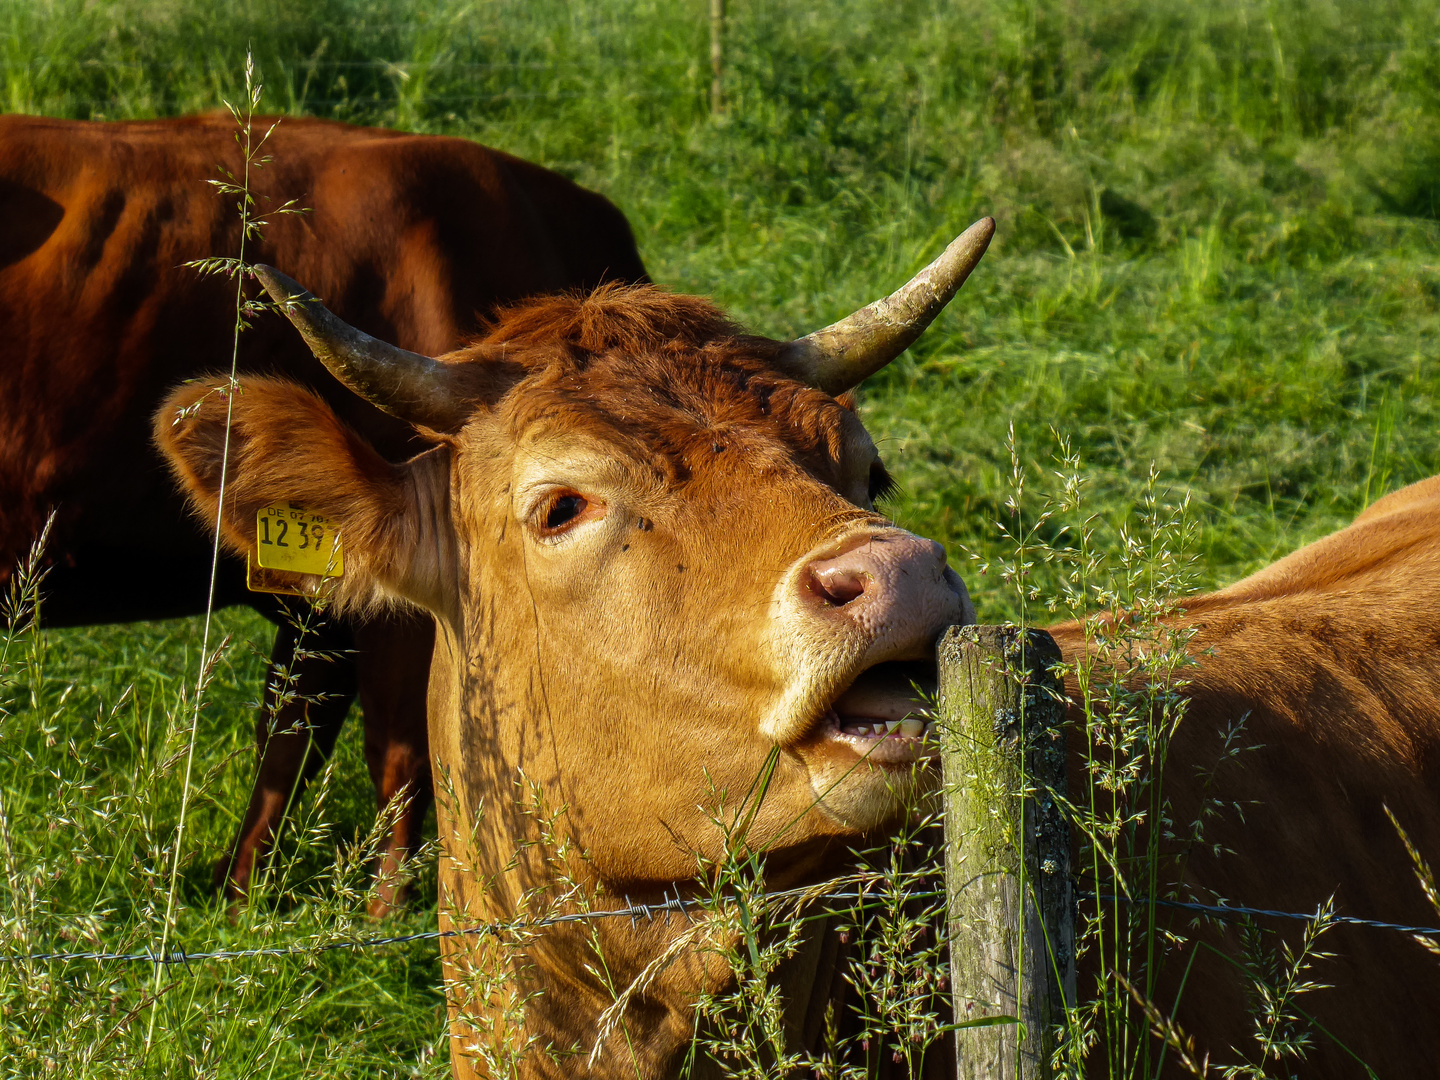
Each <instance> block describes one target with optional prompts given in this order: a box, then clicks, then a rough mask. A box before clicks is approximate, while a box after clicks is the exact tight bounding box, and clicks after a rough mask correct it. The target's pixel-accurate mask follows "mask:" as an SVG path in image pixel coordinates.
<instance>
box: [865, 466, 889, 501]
mask: <svg viewBox="0 0 1440 1080" xmlns="http://www.w3.org/2000/svg"><path fill="white" fill-rule="evenodd" d="M894 493H895V478H894V477H893V476H891V475H890V473H889V471H888V470H886V468H885V466H884V465H882V464H880V462H878V461H877V462H874V463H873V464H872V465H871V466H870V488H869V495H870V502H871V504H872V505H873V504H875V503H877V502H879V501H880V500H881V499H883V498H885V496H887V495H893V494H894Z"/></svg>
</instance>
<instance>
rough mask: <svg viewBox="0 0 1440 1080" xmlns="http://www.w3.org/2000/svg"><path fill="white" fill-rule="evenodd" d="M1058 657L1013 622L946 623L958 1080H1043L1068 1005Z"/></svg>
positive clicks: (948, 854)
mask: <svg viewBox="0 0 1440 1080" xmlns="http://www.w3.org/2000/svg"><path fill="white" fill-rule="evenodd" d="M1059 659H1060V650H1059V649H1058V648H1057V647H1056V645H1055V642H1054V640H1053V639H1052V638H1051V637H1050V635H1049V634H1047V633H1045V632H1044V631H1043V630H1025V631H1022V630H1020V629H1019V628H1018V627H1014V626H965V627H952V628H951V629H950V630H949V631H948V632H947V633H946V634H945V636H944V637H943V638H942V639H941V641H940V645H939V666H940V717H941V723H940V728H941V738H942V762H943V769H944V791H945V864H946V865H945V877H946V888H947V893H948V899H949V917H948V924H949V938H950V968H951V981H952V984H953V987H954V995H955V1018H956V1022H957V1023H958V1024H965V1023H970V1024H971V1025H972V1026H969V1027H965V1028H961V1029H960V1030H958V1031H957V1032H956V1049H957V1053H958V1059H959V1061H958V1068H959V1076H960V1077H961V1078H962V1080H971V1078H980V1077H984V1078H986V1080H1002V1078H1004V1080H1011V1078H1013V1080H1038V1078H1042V1077H1049V1076H1050V1075H1051V1068H1050V1062H1051V1055H1052V1053H1053V1051H1054V1049H1055V1047H1056V1042H1057V1031H1058V1030H1059V1029H1060V1027H1061V1026H1062V1025H1063V1024H1064V1022H1065V1008H1066V1005H1067V1003H1070V1004H1073V1003H1074V1001H1075V925H1074V916H1075V907H1074V899H1073V892H1072V888H1071V884H1070V834H1069V828H1068V825H1067V823H1066V820H1065V816H1064V812H1063V809H1062V800H1064V799H1065V797H1066V782H1065V738H1064V731H1063V729H1062V726H1061V725H1062V722H1063V720H1064V716H1065V709H1064V704H1063V694H1062V686H1061V682H1060V679H1059V678H1058V677H1057V676H1056V675H1055V674H1054V673H1053V672H1052V671H1051V668H1052V667H1053V666H1054V665H1055V664H1056V663H1057V662H1058V661H1059ZM1003 1017H1011V1018H1014V1020H1013V1021H1012V1020H1003V1019H998V1018H1003ZM985 1019H996V1022H994V1023H991V1024H976V1023H975V1022H976V1021H983V1020H985ZM1017 1021H1018V1022H1017Z"/></svg>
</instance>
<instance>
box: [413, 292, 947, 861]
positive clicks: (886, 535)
mask: <svg viewBox="0 0 1440 1080" xmlns="http://www.w3.org/2000/svg"><path fill="white" fill-rule="evenodd" d="M641 300H642V297H640V296H637V295H634V294H632V295H630V296H629V297H628V298H627V300H626V302H627V303H630V304H638V303H640V302H641ZM597 306H598V304H597ZM448 459H449V460H448V481H447V482H448V487H449V491H450V499H451V502H450V507H451V515H452V522H453V536H454V544H455V550H454V554H453V556H452V555H449V554H447V555H446V556H445V558H443V559H438V560H436V562H437V564H443V565H447V566H453V567H454V568H455V569H454V571H453V577H447V578H446V579H444V580H442V581H439V582H437V583H436V589H435V593H434V595H433V596H430V597H427V598H425V601H424V602H425V604H426V606H427V607H428V608H429V609H430V610H432V611H435V612H436V613H437V614H439V615H441V616H442V618H444V619H448V620H450V621H451V622H452V623H453V624H454V625H455V626H457V627H459V628H461V629H462V630H463V633H462V634H461V635H460V636H461V637H463V639H464V642H465V646H464V648H465V650H466V654H467V655H466V661H465V662H466V663H467V664H468V665H473V666H474V667H475V668H476V669H477V670H483V676H480V677H477V678H475V679H474V680H473V683H472V684H471V686H470V687H469V689H468V690H467V694H468V695H469V697H468V698H467V700H466V701H465V702H463V704H462V709H461V711H462V713H463V716H462V718H461V719H460V720H459V724H460V727H459V731H460V732H461V740H462V742H461V745H459V746H457V747H456V749H457V751H458V752H459V753H460V754H461V755H463V756H466V757H469V756H470V755H471V754H473V753H476V752H477V751H478V752H479V753H481V754H483V755H485V756H486V757H492V756H493V750H494V746H493V744H492V740H498V741H499V742H500V743H501V744H503V752H502V753H501V754H500V755H499V757H500V759H503V760H506V761H507V762H509V763H511V764H519V765H521V766H523V767H524V768H525V769H526V771H527V773H528V774H530V775H532V776H534V775H535V774H536V773H537V771H540V772H545V773H549V772H551V771H552V770H553V773H554V779H555V780H556V782H557V783H558V797H559V798H560V799H563V801H564V802H565V803H566V804H567V805H568V807H569V814H570V817H571V819H572V822H573V823H574V824H575V825H576V827H577V828H578V829H579V830H580V832H581V835H582V837H583V838H585V839H586V840H587V843H586V847H587V849H588V850H589V852H590V855H591V858H592V860H593V861H594V863H595V865H596V866H597V868H598V869H600V870H601V872H602V873H603V874H604V876H606V877H608V878H611V879H616V878H621V879H625V878H628V877H630V876H632V875H635V876H639V875H645V874H656V875H659V876H660V877H662V878H665V879H673V878H674V877H677V876H685V875H686V874H688V873H693V871H694V864H693V860H692V859H691V858H690V856H689V854H688V852H687V851H686V850H685V848H686V847H693V848H695V849H696V850H700V851H705V852H707V853H709V854H713V848H714V844H713V840H714V831H715V830H714V829H713V827H712V826H711V825H710V823H709V822H708V820H707V818H706V814H707V812H709V811H712V810H713V809H714V807H713V806H710V805H707V804H709V803H711V802H712V801H713V800H714V799H715V798H718V795H713V796H712V795H710V794H708V793H707V785H713V787H714V788H715V789H716V790H717V792H719V791H724V792H728V793H729V794H728V800H727V801H728V802H729V803H731V804H732V806H733V804H734V803H735V802H737V801H738V800H739V798H740V797H741V796H743V795H744V793H745V792H746V791H747V790H748V789H749V787H750V785H751V784H752V782H753V781H754V780H755V778H756V776H757V775H758V773H759V772H760V770H761V768H762V766H763V764H764V762H765V759H766V756H767V754H768V753H769V751H770V749H771V747H772V746H779V747H780V748H781V750H782V757H781V761H780V766H779V769H778V772H777V774H776V776H775V779H774V781H773V783H772V787H771V790H770V791H769V792H768V793H767V797H766V800H765V802H764V804H763V808H762V813H763V816H762V818H761V821H760V824H759V826H758V828H759V830H760V832H761V833H762V835H763V834H767V833H768V834H769V835H771V836H773V835H775V833H777V832H778V831H779V830H781V829H784V828H785V827H786V826H787V825H790V824H791V823H792V822H794V823H795V824H794V825H793V826H792V827H791V828H790V831H789V832H788V833H787V836H786V839H787V840H788V841H801V840H804V839H807V838H809V837H810V836H813V835H814V834H815V833H816V832H817V831H818V832H833V831H843V832H846V833H853V832H855V831H858V830H865V829H870V828H873V827H875V826H878V825H880V824H882V823H884V822H886V821H888V820H891V819H892V818H893V817H894V815H895V813H896V811H897V810H898V808H899V806H900V804H901V803H902V802H903V801H904V800H905V799H906V798H907V797H908V796H909V794H910V793H911V790H912V788H913V786H914V783H915V780H916V775H915V774H916V771H917V770H916V766H917V764H919V763H921V762H922V761H923V759H924V758H925V757H926V756H927V754H928V752H929V749H930V748H929V746H928V745H927V742H926V740H925V739H924V737H923V735H924V732H923V730H922V726H923V724H924V722H925V720H924V717H923V714H921V710H922V709H923V702H919V701H917V700H915V695H914V691H913V689H912V686H911V681H912V679H915V680H918V681H919V682H920V683H921V684H924V683H927V682H929V681H932V680H933V669H932V663H933V661H932V656H933V645H934V641H935V639H936V636H937V635H938V633H939V632H940V631H941V630H942V629H943V628H944V627H945V626H946V625H949V624H950V623H954V622H959V621H962V620H966V619H969V618H970V611H969V606H968V600H967V598H966V596H965V592H964V588H963V586H962V585H961V584H960V581H959V579H958V578H957V577H956V576H955V575H954V573H953V572H951V571H950V570H949V569H948V568H947V566H946V563H945V558H944V552H943V550H942V549H941V548H940V547H939V545H937V544H934V543H933V542H930V541H927V540H922V539H920V538H918V537H915V536H912V535H911V534H909V533H906V532H903V531H902V530H899V529H896V528H894V527H893V526H891V525H889V523H888V522H886V521H885V520H884V519H883V518H881V517H880V516H878V515H877V514H876V513H875V512H874V510H873V495H874V494H875V493H876V492H875V490H874V489H876V488H879V487H881V486H883V485H884V484H885V483H886V476H885V471H884V467H883V466H882V465H881V464H880V461H879V458H878V456H877V454H876V451H875V448H874V444H873V443H872V442H871V440H870V438H869V436H868V435H867V434H866V433H865V431H864V428H863V427H862V426H861V424H860V422H859V420H858V419H857V418H856V416H855V414H854V413H853V412H852V411H850V410H849V409H847V408H845V407H844V406H843V405H841V404H839V403H837V401H836V400H835V399H834V398H832V397H830V396H829V395H826V394H823V393H821V392H820V391H818V390H813V389H810V388H808V387H805V386H802V385H800V384H798V383H796V382H794V381H793V380H788V379H785V378H784V377H783V376H779V375H777V374H776V373H775V372H774V371H773V370H772V369H770V368H769V367H768V365H766V364H765V363H763V362H762V361H759V360H756V359H753V358H749V357H745V356H743V355H734V354H731V355H726V352H725V350H708V351H707V350H692V351H690V352H688V353H681V354H678V355H671V356H668V357H665V358H664V362H663V363H661V362H660V359H659V358H656V357H653V356H642V357H635V356H633V355H628V354H611V355H607V356H602V357H596V358H592V359H590V360H589V361H588V363H587V365H586V367H585V368H584V369H583V370H578V371H572V372H571V373H569V374H568V375H566V376H563V377H558V378H557V377H556V376H555V374H554V373H553V372H550V371H546V372H544V373H543V374H532V375H530V376H528V377H527V378H525V379H524V380H523V381H522V382H521V383H519V384H518V385H517V386H516V387H515V388H514V389H513V390H511V391H510V392H509V393H507V394H506V395H505V397H504V399H503V400H502V401H501V402H500V403H499V404H498V405H497V406H496V407H495V408H494V410H493V411H490V412H487V413H486V414H485V415H484V416H480V417H477V418H475V419H473V420H472V421H471V422H470V423H468V424H467V425H466V426H465V428H464V429H462V431H461V432H460V433H459V434H458V435H457V436H456V437H455V438H454V439H453V441H452V442H451V443H450V445H449V450H448ZM442 542H443V543H448V542H449V540H448V537H447V538H445V539H444V540H442ZM864 672H872V674H871V675H869V676H868V677H867V678H866V679H865V681H864V684H863V687H864V690H865V693H863V694H861V693H858V692H857V693H856V694H854V695H852V696H851V698H850V699H848V700H847V699H844V698H843V697H842V695H843V694H844V692H845V691H846V690H848V689H850V688H851V686H852V684H854V683H855V682H856V681H857V678H858V677H859V676H861V674H862V673H864ZM837 703H839V706H840V711H839V712H837V711H836V709H835V706H836V705H837ZM907 717H909V718H910V719H909V722H908V723H905V724H904V730H903V731H902V730H900V729H899V724H900V722H902V721H905V720H906V718H907ZM482 718H483V719H482ZM887 721H889V724H888V725H887ZM890 726H895V727H896V730H894V731H893V732H891V731H889V730H888V729H889V727H890ZM467 727H468V729H469V731H470V734H471V736H472V737H473V739H474V741H473V742H471V743H470V744H469V745H466V743H465V740H466V735H465V734H464V733H465V731H466V730H467ZM877 729H878V733H877ZM619 820H623V821H626V822H627V825H626V828H625V829H624V830H623V831H622V830H615V829H614V828H613V823H614V822H616V821H619ZM607 851H608V852H609V853H610V857H607Z"/></svg>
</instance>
